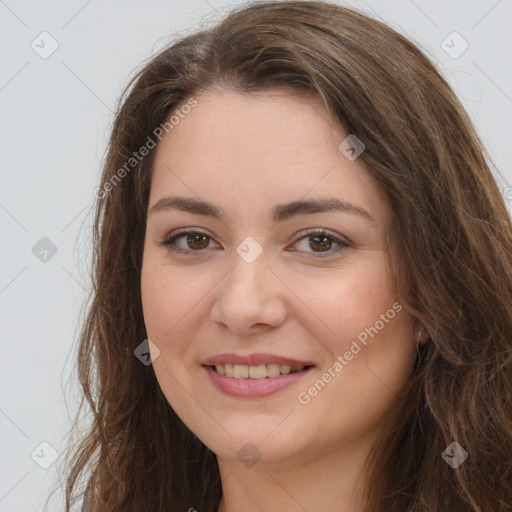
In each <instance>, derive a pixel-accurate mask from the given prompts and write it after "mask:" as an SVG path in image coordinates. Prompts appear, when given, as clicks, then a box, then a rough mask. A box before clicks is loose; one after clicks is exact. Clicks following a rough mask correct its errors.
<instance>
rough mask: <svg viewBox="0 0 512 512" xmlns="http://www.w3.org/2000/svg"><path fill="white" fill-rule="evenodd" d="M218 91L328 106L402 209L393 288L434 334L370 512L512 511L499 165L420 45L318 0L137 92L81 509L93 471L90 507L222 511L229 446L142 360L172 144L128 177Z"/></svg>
mask: <svg viewBox="0 0 512 512" xmlns="http://www.w3.org/2000/svg"><path fill="white" fill-rule="evenodd" d="M215 86H217V87H229V88H231V89H233V90H236V91H242V92H245V93H251V92H253V91H264V90H269V89H272V88H276V87H280V88H282V87H286V88H288V89H289V90H290V93H291V94H302V93H306V94H311V95H314V96H315V97H317V98H319V99H320V100H321V101H322V102H323V104H325V106H326V107H327V109H328V111H329V112H330V113H332V115H333V116H334V118H335V119H337V120H338V121H339V122H340V123H341V124H342V125H343V126H344V127H345V128H346V130H347V131H348V133H353V134H356V136H357V137H358V138H359V139H360V140H361V141H363V143H364V144H365V151H364V153H363V154H362V155H361V157H360V158H362V159H363V160H364V162H365V163H366V164H367V165H368V167H369V170H370V172H371V173H372V177H373V178H374V180H375V183H376V184H378V185H379V186H381V187H382V189H383V190H384V191H385V193H386V196H387V200H388V201H389V205H390V208H391V211H392V222H391V226H390V229H389V233H388V235H389V236H388V249H389V258H390V264H391V267H390V270H391V274H392V278H393V283H394V284H395V285H396V289H397V292H398V296H399V297H401V301H402V304H403V306H404V308H405V309H406V310H408V311H409V312H410V313H412V314H413V315H414V316H415V317H416V318H417V319H418V320H419V321H420V322H421V323H422V324H423V326H424V328H425V329H426V332H427V333H428V336H429V339H428V341H427V343H425V344H424V345H420V348H419V350H418V354H417V358H416V362H415V366H414V371H413V373H412V375H411V378H410V382H408V385H407V388H406V389H405V390H404V392H403V395H401V396H400V397H399V400H397V405H396V407H397V411H398V417H399V418H400V420H399V422H398V423H397V424H396V425H395V426H394V428H393V430H392V431H391V432H389V434H388V435H387V437H386V438H385V439H384V440H383V441H382V443H380V444H379V445H377V446H376V447H375V450H374V452H373V453H372V456H371V457H370V458H369V459H368V468H369V476H370V477H371V478H370V485H369V486H368V489H369V490H368V493H367V498H368V511H372V512H377V511H386V512H389V511H396V512H405V511H407V512H413V511H414V512H419V511H430V512H432V511H443V512H444V511H447V510H449V511H450V512H459V511H460V512H462V511H472V512H504V511H511V510H512V505H511V504H512V226H511V221H510V218H509V214H508V212H507V209H506V206H505V204H504V201H503V199H502V197H501V194H500V191H499V188H498V187H497V185H496V182H495V179H494V178H493V175H492V173H491V171H490V168H489V164H488V158H487V157H486V153H485V151H484V149H483V147H482V146H481V143H480V141H479V139H478V137H477V135H476V134H475V131H474V129H473V128H472V126H471V123H470V121H469V119H468V116H467V114H466V113H465V111H464V110H463V108H462V107H461V105H460V104H459V102H458V100H457V99H456V97H455V95H454V93H453V92H452V90H451V89H450V87H449V86H448V85H447V83H446V81H445V80H444V79H443V78H442V76H441V75H440V74H439V73H438V71H436V69H435V68H434V66H433V65H432V63H431V62H430V61H429V60H428V59H427V58H426V57H425V56H424V55H423V54H422V53H421V52H420V51H419V50H418V49H417V48H416V46H414V45H413V44H412V43H411V42H409V41H408V40H407V39H406V38H404V37H402V36H401V35H399V34H398V33H396V32H395V31H394V30H392V29H390V28H389V27H388V26H386V25H385V24H383V23H381V22H379V21H376V20H374V19H371V18H370V17H367V16H366V15H364V14H362V13H359V12H356V11H354V10H351V9H347V8H343V7H340V6H336V5H333V4H330V3H324V2H316V1H284V2H271V3H268V2H260V3H253V4H251V5H249V6H246V7H244V8H242V9H238V10H235V11H233V12H232V13H231V14H230V15H229V16H227V17H226V18H225V19H224V20H223V21H221V22H220V23H218V24H217V25H216V26H214V27H213V28H210V29H207V30H203V31H201V32H199V33H195V34H193V35H190V36H187V37H183V38H182V39H180V40H179V41H177V42H175V43H174V44H172V45H170V46H169V47H168V48H166V49H165V50H164V51H162V52H160V53H159V54H158V55H157V56H156V57H154V58H153V59H152V60H150V61H149V63H147V64H146V65H145V66H144V67H143V69H142V70H141V71H140V72H138V73H137V75H136V76H135V77H134V78H133V80H132V81H131V82H130V84H129V86H128V87H127V89H126V91H125V93H124V95H123V97H122V98H121V101H120V107H119V109H118V112H117V115H116V118H115V122H114V126H113V130H112V136H111V140H110V145H109V149H108V153H107V156H106V160H105V166H104V170H103V176H102V179H101V187H100V189H98V190H100V193H97V194H96V195H97V198H98V200H97V203H96V216H95V224H94V230H93V238H94V240H93V242H94V271H93V276H92V277H93V297H92V301H91V303H90V306H89V307H88V313H87V318H86V321H85V324H84V326H83V330H82V332H81V337H80V347H79V354H78V373H79V379H80V382H81V386H82V388H83V392H84V397H85V401H82V405H85V406H87V407H90V410H91V412H92V422H91V425H90V428H89V430H88V432H87V433H86V435H85V436H84V437H83V438H82V440H81V442H80V443H79V444H78V445H76V446H73V447H72V448H71V451H70V455H69V471H68V478H67V486H66V510H70V508H71V505H72V503H73V502H75V501H76V500H77V499H78V498H80V496H81V494H80V492H79V490H78V487H79V485H78V484H79V482H80V481H81V480H84V478H85V483H86V484H87V492H86V495H87V496H86V501H85V503H84V506H83V510H84V511H85V512H92V511H94V512H99V511H101V512H104V511H109V512H116V511H120V512H121V511H122V512H129V511H137V512H141V511H152V512H157V511H169V510H188V509H190V508H195V509H197V510H199V511H201V512H216V511H217V507H218V504H219V500H220V496H221V492H222V488H221V481H220V476H219V471H218V466H217V460H216V457H215V454H214V453H212V451H210V450H209V449H208V448H207V447H206V446H205V445H204V444H203V443H202V442H201V441H200V440H199V439H197V438H196V437H195V436H194V435H193V434H192V433H191V432H190V431H189V430H188V428H187V427H186V426H185V425H184V424H183V423H182V421H181V420H180V419H179V418H178V417H177V415H176V414H175V413H174V411H173V410H172V407H171V406H170V405H169V404H168V402H167V401H166V399H165V396H164V395H163V393H162V392H161V390H160V388H159V385H158V382H157V380H156V378H155V375H154V372H153V370H152V367H151V366H145V365H144V364H141V362H140V361H139V360H138V359H137V358H136V357H135V356H134V349H135V348H136V347H137V346H138V345H139V344H140V343H141V342H142V341H143V340H145V338H146V337H147V336H146V331H145V327H144V322H143V316H142V307H141V293H140V275H141V264H142V252H143V243H144V234H145V223H146V214H147V207H148V198H149V190H150V185H151V172H152V165H153V161H154V155H155V150H150V151H149V154H148V155H147V156H145V157H144V158H143V159H141V160H140V161H137V162H136V163H134V162H133V161H131V163H130V166H129V167H127V166H126V164H127V162H130V158H132V157H133V154H134V152H138V151H139V149H140V148H141V147H142V146H144V145H147V144H148V137H150V138H152V139H155V129H156V128H158V127H159V126H163V125H164V123H166V121H168V120H169V116H171V114H172V113H173V112H174V111H175V110H176V109H177V108H178V107H179V106H180V105H184V104H187V102H189V101H190V99H191V98H198V96H199V94H200V93H201V92H202V91H204V90H206V89H207V88H211V87H215ZM167 129H171V125H169V123H168V125H167ZM123 166H124V169H125V172H124V173H120V169H121V168H123ZM116 174H117V178H116V179H115V180H113V177H114V175H116ZM121 174H122V176H121ZM109 184H110V185H109ZM453 442H457V443H458V444H459V445H460V446H461V447H462V448H463V449H464V450H465V451H466V452H467V453H468V457H467V459H466V460H465V461H464V462H463V463H462V464H461V465H460V466H459V467H457V468H452V467H451V466H450V465H449V464H447V463H446V462H445V460H443V458H442V456H441V454H442V453H443V451H444V450H445V449H446V448H447V447H448V446H449V445H450V444H451V443H453ZM85 475H87V476H85Z"/></svg>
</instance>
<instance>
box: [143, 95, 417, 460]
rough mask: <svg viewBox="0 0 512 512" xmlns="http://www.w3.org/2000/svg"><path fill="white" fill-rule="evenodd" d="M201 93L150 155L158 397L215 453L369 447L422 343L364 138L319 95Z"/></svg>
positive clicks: (308, 454)
mask: <svg viewBox="0 0 512 512" xmlns="http://www.w3.org/2000/svg"><path fill="white" fill-rule="evenodd" d="M196 100H197V106H195V107H194V108H193V109H191V110H190V113H188V114H187V115H182V116H181V117H180V120H179V123H177V124H174V125H173V128H172V130H170V131H169V133H168V134H166V135H165V136H164V137H163V138H162V140H161V142H160V144H159V146H158V148H157V155H156V161H155V166H154V171H153V177H152V186H151V193H150V200H149V210H148V217H147V230H146V238H145V245H144V257H143V267H142V282H141V285H142V302H143V309H144V321H145V325H146V328H147V334H148V338H149V340H151V342H152V343H153V344H154V345H155V346H156V347H158V350H159V353H158V351H156V350H154V351H153V355H154V361H153V367H154V371H155V374H156V377H157V379H158V382H159V384H160V386H161V388H162V391H163V393H164V394H165V396H166V398H167V400H168V401H169V403H170V404H171V406H172V407H173V409H174V410H175V411H176V413H177V414H178V415H179V416H180V417H181V419H182V420H183V421H184V423H185V424H186V425H187V426H188V427H189V428H190V430H192V431H193V432H194V433H195V434H196V435H197V437H199V438H200V439H201V440H202V441H203V442H204V443H205V444H206V445H207V446H208V447H210V448H211V449H212V450H213V451H214V452H215V453H216V454H217V455H218V456H219V460H221V459H222V458H223V459H233V460H240V461H242V462H244V463H245V464H247V465H250V464H253V463H254V462H256V461H261V462H265V461H266V462H276V461H279V460H286V461H288V462H289V463H292V462H294V461H295V462H296V461H300V460H305V459H306V458H309V459H311V458H312V457H319V456H323V455H326V454H333V453H337V452H341V451H342V450H346V449H347V448H350V449H352V448H353V449H359V448H362V447H363V446H366V445H369V444H370V443H371V442H372V441H373V440H375V439H376V437H377V436H378V435H379V434H380V432H381V431H382V429H383V428H384V425H385V418H388V417H387V416H386V412H388V411H389V410H390V407H391V406H392V405H393V402H394V400H396V395H397V394H398V393H399V391H400V390H401V389H402V388H403V387H404V384H405V383H406V381H407V379H408V377H409V375H410V373H411V370H412V363H413V359H414V352H415V341H414V329H413V321H412V317H411V316H410V315H409V314H408V313H407V312H406V311H405V309H402V305H401V304H400V302H399V301H398V299H397V297H395V296H394V295H393V292H392V290H391V284H390V278H389V274H388V268H387V266H386V257H385V247H384V230H385V228H386V226H387V225H388V223H389V221H390V213H389V210H388V209H387V207H386V203H385V200H384V199H383V197H382V196H381V195H380V194H379V192H378V189H377V187H376V185H375V184H374V182H373V181H372V179H370V176H369V174H368V172H367V169H366V167H365V164H364V163H363V162H362V160H361V159H360V158H355V157H356V156H357V154H358V152H359V151H360V149H361V147H359V146H354V144H353V139H351V138H349V140H348V141H345V139H346V138H347V136H348V135H349V134H348V133H346V132H345V131H344V130H343V129H342V128H341V127H340V126H339V125H338V124H337V123H335V122H334V121H333V120H332V119H331V117H330V116H329V114H328V112H327V111H326V110H325V108H324V107H323V106H321V105H320V103H317V101H316V100H314V99H311V98H310V99H305V98H299V97H296V96H293V95H290V94H289V93H288V94H287V93H285V92H283V91H277V90H274V91H267V92H264V93H260V94H258V95H240V94H238V93H235V92H231V91H227V90H224V91H215V92H214V91H210V92H208V93H203V94H202V95H199V96H197V97H196ZM344 141H345V142H344ZM340 144H341V147H340ZM351 147H352V148H353V149H354V151H352V150H351V149H350V148H351ZM190 231H192V232H194V233H190ZM171 238H172V240H169V239H171ZM165 241H170V243H169V244H168V245H167V246H166V245H162V244H163V243H164V242H165ZM290 367H291V368H290ZM302 367H304V368H302ZM214 368H215V370H214ZM294 370H298V371H294ZM289 372H292V373H289ZM386 421H387V419H386ZM248 461H253V462H248Z"/></svg>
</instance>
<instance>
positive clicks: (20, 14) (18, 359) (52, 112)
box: [0, 0, 512, 512]
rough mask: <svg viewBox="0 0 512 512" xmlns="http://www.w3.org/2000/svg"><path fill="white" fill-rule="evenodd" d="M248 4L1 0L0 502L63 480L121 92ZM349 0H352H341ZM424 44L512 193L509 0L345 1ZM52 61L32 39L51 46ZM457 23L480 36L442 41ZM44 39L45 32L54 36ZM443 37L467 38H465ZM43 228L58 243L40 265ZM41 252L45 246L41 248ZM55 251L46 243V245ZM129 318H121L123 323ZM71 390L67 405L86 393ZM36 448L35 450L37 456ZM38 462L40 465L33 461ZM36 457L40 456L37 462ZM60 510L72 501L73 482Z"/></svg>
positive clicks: (9, 510) (25, 506) (23, 499)
mask: <svg viewBox="0 0 512 512" xmlns="http://www.w3.org/2000/svg"><path fill="white" fill-rule="evenodd" d="M241 3H243V2H240V1H231V2H229V1H221V0H190V1H181V0H168V1H160V0H153V1H151V2H143V1H142V0H139V1H133V0H132V1H120V0H117V1H109V2H107V1H100V0H89V1H87V0H72V1H70V0H67V1H64V0H62V1H49V0H47V1H45V2H40V1H21V0H0V34H1V36H0V37H1V38H2V44H1V46H0V52H1V58H2V65H1V67H0V109H1V113H0V126H1V135H2V142H3V150H2V152H1V153H0V159H1V160H0V162H1V164H0V169H1V188H0V225H1V228H2V251H1V256H0V258H1V261H0V262H1V273H0V311H1V319H2V320H1V321H2V324H1V326H2V337H3V339H2V351H1V354H2V355H1V370H0V371H1V373H0V375H1V377H0V378H1V391H0V432H1V436H0V449H1V455H0V460H1V469H0V476H1V478H0V512H21V511H23V512H35V511H40V510H43V503H44V501H45V499H46V497H47V496H48V494H49V490H50V489H52V488H53V487H52V486H56V485H57V477H58V469H59V462H61V460H62V457H61V456H59V457H57V459H56V460H55V462H54V463H53V464H52V465H50V466H49V467H48V469H43V468H42V467H40V465H39V464H43V465H44V463H49V462H50V461H51V455H52V452H51V448H50V447H49V446H48V445H42V446H40V443H42V442H46V443H49V445H51V447H53V449H55V450H56V451H57V452H58V453H59V454H61V453H62V450H63V447H64V444H65V436H66V434H67V432H68V430H69V427H70V422H69V421H70V417H69V414H68V409H66V404H65V400H64V398H65V396H66V395H65V393H64V390H63V386H64V384H65V383H66V382H67V381H68V379H69V376H70V375H71V374H72V372H73V370H74V368H73V364H72V363H73V361H74V357H75V349H76V344H77V334H78V330H79V327H80V322H81V318H82V317H81V316H80V315H81V313H80V310H81V306H82V304H83V303H84V301H85V300H86V299H87V297H88V290H89V281H88V271H89V262H90V253H89V248H90V244H89V242H88V238H89V237H90V225H91V220H92V216H91V215H90V209H91V205H92V202H93V190H94V189H95V187H96V186H97V181H98V179H99V174H100V168H101V160H102V157H103V154H104V150H105V147H106V142H107V137H108V131H109V128H110V126H111V122H112V119H113V114H112V112H113V110H114V108H115V105H116V102H117V99H118V96H119V93H120V92H121V90H122V88H123V87H124V85H125V84H126V82H127V80H128V78H129V77H130V76H132V74H133V73H134V71H135V69H136V68H137V67H138V66H139V65H140V64H141V63H142V61H143V60H144V59H146V58H147V57H148V56H149V55H151V54H153V53H155V52H156V51H158V50H159V49H161V48H162V47H163V46H164V45H165V44H167V43H168V42H169V41H170V40H171V38H172V35H173V34H176V33H179V34H180V35H181V34H185V33H187V32H190V31H192V30H193V29H194V27H196V26H197V23H200V22H208V21H209V20H214V19H216V18H218V17H219V16H222V14H223V13H224V12H225V11H226V9H228V8H229V6H233V5H236V4H241ZM337 3H342V2H337ZM343 4H344V5H349V6H355V7H358V8H361V9H363V10H365V11H368V12H370V13H372V12H373V14H374V15H375V16H378V17H380V18H382V19H383V20H384V21H387V22H388V23H389V24H390V25H391V26H393V27H394V28H395V29H397V30H398V31H400V32H402V33H405V34H406V35H407V36H408V37H409V38H411V39H413V40H414V41H416V42H417V43H418V44H419V45H420V46H421V47H422V48H423V49H424V50H425V51H426V52H427V53H428V54H429V55H430V56H431V58H433V59H434V61H435V62H436V63H437V64H438V66H439V67H440V69H441V70H442V72H443V73H444V74H445V76H446V77H447V78H448V80H449V82H450V83H451V84H452V85H453V87H454V88H455V90H456V92H457V94H458V95H459V97H460V98H461V99H462V101H463V103H464V105H465V107H466V108H467V110H468V111H469V113H470V115H471V117H472V119H473V121H474V123H475V125H476V127H477V129H478V132H479V134H480V136H481V137H482V139H483V141H484V143H485V145H486V146H487V148H488V149H489V152H490V154H491V156H492V159H493V161H494V164H495V165H496V167H497V168H498V169H499V170H500V172H501V173H502V174H503V176H504V177H505V180H504V181H503V182H500V186H501V187H502V190H503V191H504V194H505V195H506V196H507V197H511V198H512V193H511V192H512V189H507V188H506V187H507V183H506V182H512V171H511V163H512V145H511V136H510V132H511V129H510V116H511V113H512V67H511V65H510V59H511V53H512V51H511V50H512V35H511V30H510V20H512V1H511V0H499V1H497V0H473V1H468V0H459V1H455V0H452V1H447V0H438V1H427V0H414V1H413V0H384V1H380V0H369V1H367V2H365V1H355V0H354V1H347V2H343ZM43 31H46V32H48V33H49V34H51V37H52V38H53V39H55V40H56V41H57V43H58V48H57V50H56V51H55V52H54V53H53V54H52V55H51V56H49V57H48V58H46V59H43V58H42V57H41V56H40V55H39V54H38V53H36V51H34V50H33V49H32V48H31V44H32V42H33V41H35V42H34V45H36V44H37V45H39V48H40V50H39V51H43V48H42V47H43V45H44V48H45V49H46V50H48V49H49V48H51V46H50V43H51V41H50V39H48V36H39V34H41V32H43ZM453 31H457V32H458V33H459V34H460V36H461V37H462V38H464V40H466V41H467V43H468V44H469V48H468V49H467V50H466V51H465V52H464V53H463V54H462V55H460V56H459V57H458V58H452V56H450V55H448V53H446V52H445V50H444V49H443V48H442V47H441V44H442V42H443V41H445V40H446V38H447V36H449V35H450V34H451V33H452V32H453ZM45 37H46V39H44V41H43V42H41V39H42V38H45ZM446 41H447V42H446V43H444V44H445V45H446V44H448V45H450V46H452V47H453V48H452V49H451V50H450V51H451V52H452V54H453V53H454V52H455V53H458V52H459V51H460V50H461V49H462V48H463V47H462V46H461V44H463V41H462V39H460V37H459V36H457V35H456V36H451V38H449V39H448V40H446ZM42 237H47V238H49V239H50V240H51V242H52V243H53V244H54V245H55V246H56V248H57V253H56V254H55V255H53V256H52V257H51V258H50V255H51V253H50V254H49V255H48V256H47V259H48V261H46V262H42V261H41V260H40V259H39V258H38V257H36V255H35V254H34V253H33V251H32V248H33V247H34V245H36V243H38V241H39V240H40V239H41V238H42ZM36 252H37V251H36ZM40 257H44V254H43V253H42V254H40ZM119 327H120V328H121V329H122V326H119ZM74 389H75V388H73V386H71V387H69V391H67V396H69V406H68V407H69V413H70V414H71V415H73V414H74V411H75V408H76V390H75V391H73V390H74ZM34 450H36V451H35V453H34V458H32V457H31V454H32V453H33V451H34ZM36 461H37V462H36ZM38 463H39V464H38ZM50 503H51V507H50V510H62V490H61V489H59V490H57V492H56V493H55V495H54V498H53V499H52V501H51V502H50Z"/></svg>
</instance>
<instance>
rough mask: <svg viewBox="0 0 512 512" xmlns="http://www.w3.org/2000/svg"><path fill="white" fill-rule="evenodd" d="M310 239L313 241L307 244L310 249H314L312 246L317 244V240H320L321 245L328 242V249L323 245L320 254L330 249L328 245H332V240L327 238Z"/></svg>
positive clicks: (314, 237) (313, 237)
mask: <svg viewBox="0 0 512 512" xmlns="http://www.w3.org/2000/svg"><path fill="white" fill-rule="evenodd" d="M311 239H312V240H313V241H314V242H313V243H311V242H310V243H309V246H310V247H311V249H315V247H314V246H313V244H317V240H321V242H320V243H321V244H325V243H326V242H329V247H326V246H325V245H324V246H323V247H321V248H320V252H323V251H326V250H329V249H330V245H331V244H332V240H331V239H330V238H329V237H328V236H312V237H311Z"/></svg>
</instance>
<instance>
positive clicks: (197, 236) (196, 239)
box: [187, 233, 208, 249]
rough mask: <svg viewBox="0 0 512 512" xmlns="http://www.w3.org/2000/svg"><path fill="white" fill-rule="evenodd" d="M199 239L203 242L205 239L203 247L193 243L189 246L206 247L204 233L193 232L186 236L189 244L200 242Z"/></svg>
mask: <svg viewBox="0 0 512 512" xmlns="http://www.w3.org/2000/svg"><path fill="white" fill-rule="evenodd" d="M201 239H202V241H203V243H204V242H205V241H206V245H204V246H203V247H193V245H192V246H191V247H192V248H194V249H206V248H207V247H208V240H207V239H208V237H207V236H206V235H203V234H201V233H194V234H190V235H189V236H188V237H187V243H188V244H189V245H190V244H194V243H196V242H197V243H199V244H201Z"/></svg>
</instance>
